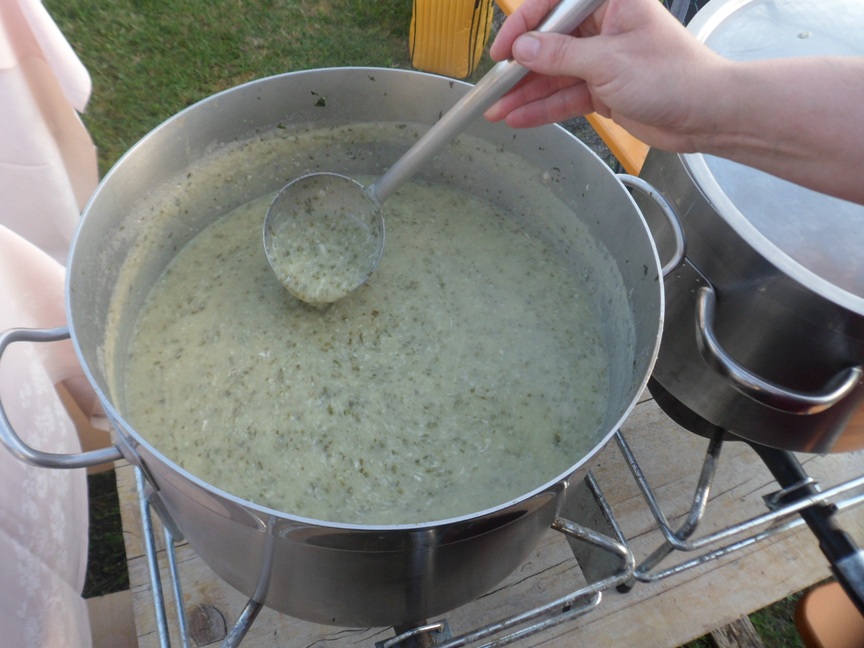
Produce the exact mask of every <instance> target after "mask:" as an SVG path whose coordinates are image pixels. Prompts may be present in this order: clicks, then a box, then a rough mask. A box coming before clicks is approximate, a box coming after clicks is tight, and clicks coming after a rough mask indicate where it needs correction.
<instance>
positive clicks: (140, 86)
mask: <svg viewBox="0 0 864 648" xmlns="http://www.w3.org/2000/svg"><path fill="white" fill-rule="evenodd" d="M45 5H46V7H47V8H48V10H49V12H50V13H51V15H52V16H53V17H54V19H55V21H56V22H57V23H58V25H59V26H60V28H61V30H62V31H63V33H64V34H65V35H66V38H67V39H68V40H69V42H70V43H71V44H72V47H73V48H74V49H75V51H76V53H77V54H78V56H79V57H80V58H81V60H82V61H83V63H84V65H85V66H86V67H87V68H88V70H89V72H90V75H91V77H92V79H93V95H92V99H91V102H90V105H89V107H88V109H87V111H86V113H85V115H84V122H85V124H86V125H87V127H88V129H89V130H90V133H91V136H92V137H93V139H94V141H95V142H96V144H97V146H98V147H99V151H100V155H99V164H100V169H101V171H102V173H104V172H105V171H107V169H108V168H110V166H111V165H113V163H114V162H115V161H116V160H117V159H118V158H119V157H120V155H121V154H122V153H123V152H124V151H126V150H127V149H129V148H130V147H131V146H132V145H133V144H134V143H135V142H136V141H138V140H139V139H140V138H141V137H142V136H144V135H145V134H146V133H147V132H148V131H150V130H151V129H152V128H154V127H155V126H157V125H158V124H160V123H161V122H162V121H164V120H165V119H167V118H168V117H170V116H171V115H173V114H175V113H177V112H179V111H180V110H182V109H183V108H185V107H187V106H189V105H191V104H193V103H195V102H196V101H198V100H200V99H203V98H205V97H207V96H209V95H211V94H213V93H215V92H218V91H220V90H224V89H226V88H230V87H233V86H236V85H239V84H241V83H244V82H246V81H250V80H252V79H256V78H261V77H265V76H270V75H273V74H278V73H281V72H288V71H293V70H301V69H309V68H318V67H332V66H342V65H358V66H363V65H372V66H381V67H406V66H408V65H409V63H410V61H409V55H408V26H409V22H410V18H411V3H410V2H407V1H405V0H328V1H321V2H308V1H305V2H301V1H297V0H221V1H219V2H214V1H213V0H183V1H182V2H178V1H176V0H46V2H45Z"/></svg>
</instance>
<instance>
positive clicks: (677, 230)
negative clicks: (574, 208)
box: [616, 173, 687, 279]
mask: <svg viewBox="0 0 864 648" xmlns="http://www.w3.org/2000/svg"><path fill="white" fill-rule="evenodd" d="M616 176H617V178H618V180H620V181H621V184H623V185H624V186H625V187H630V188H631V189H636V190H637V191H641V192H642V193H643V194H645V195H646V196H647V197H648V198H650V199H651V200H653V201H654V203H655V204H656V205H657V207H658V208H659V209H660V212H661V213H662V214H663V216H665V217H666V220H668V221H669V226H670V227H671V228H672V236H673V237H674V238H675V250H674V251H673V253H672V258H671V259H669V261H667V262H666V264H665V265H664V266H663V267H662V268H661V270H660V273H661V274H662V275H663V278H664V279H665V278H666V277H668V276H669V275H670V274H672V273H673V272H674V271H675V269H676V268H677V267H678V266H680V265H681V264H682V263H683V262H684V256H685V255H686V254H687V240H686V239H685V237H684V226H683V225H682V224H681V219H680V218H678V214H677V213H675V208H674V207H672V204H671V203H670V202H669V201H668V200H666V197H665V196H664V195H663V194H662V193H660V192H659V191H658V190H657V189H656V188H655V187H654V186H653V185H652V184H651V183H650V182H646V181H645V180H643V179H642V178H640V177H638V176H634V175H629V174H627V173H618V174H616Z"/></svg>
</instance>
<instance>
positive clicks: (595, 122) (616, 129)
mask: <svg viewBox="0 0 864 648" xmlns="http://www.w3.org/2000/svg"><path fill="white" fill-rule="evenodd" d="M496 3H497V4H498V6H499V7H500V8H501V11H503V12H504V13H505V14H506V15H508V16H509V15H510V14H511V13H513V12H514V11H516V10H517V9H518V8H519V6H520V5H521V4H522V0H496ZM585 119H587V120H588V123H589V124H591V126H592V127H593V128H594V130H595V131H597V134H598V135H599V136H600V139H602V140H603V142H604V143H605V144H606V146H608V147H609V150H610V151H611V152H612V155H614V156H615V159H617V160H618V161H619V162H620V163H621V166H622V167H624V170H625V171H627V173H629V174H631V175H639V172H640V171H641V170H642V165H643V164H644V163H645V157H646V156H647V155H648V145H647V144H645V143H644V142H642V141H641V140H639V139H636V138H635V137H633V136H632V135H631V134H630V133H628V132H627V131H626V130H624V129H623V128H621V127H620V126H619V125H618V124H616V123H615V122H614V121H612V120H611V119H607V118H606V117H602V116H600V115H598V114H597V113H593V114H591V115H586V116H585Z"/></svg>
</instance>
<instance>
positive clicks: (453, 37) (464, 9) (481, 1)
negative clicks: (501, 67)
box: [409, 0, 492, 79]
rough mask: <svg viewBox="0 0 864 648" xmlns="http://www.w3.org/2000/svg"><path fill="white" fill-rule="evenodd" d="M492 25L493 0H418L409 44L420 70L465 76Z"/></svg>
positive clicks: (412, 14)
mask: <svg viewBox="0 0 864 648" xmlns="http://www.w3.org/2000/svg"><path fill="white" fill-rule="evenodd" d="M491 29H492V0H414V7H413V9H412V13H411V32H410V36H409V46H410V51H411V64H412V65H413V66H414V67H415V68H417V69H418V70H423V71H424V72H434V73H435V74H442V75H444V76H449V77H454V78H457V79H464V78H465V77H467V76H468V75H469V74H471V73H472V72H473V71H474V69H475V68H476V67H477V63H478V62H479V61H480V57H481V56H482V55H483V50H484V49H485V48H486V42H487V41H488V40H489V32H490V31H491Z"/></svg>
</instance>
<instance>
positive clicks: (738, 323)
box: [641, 0, 864, 452]
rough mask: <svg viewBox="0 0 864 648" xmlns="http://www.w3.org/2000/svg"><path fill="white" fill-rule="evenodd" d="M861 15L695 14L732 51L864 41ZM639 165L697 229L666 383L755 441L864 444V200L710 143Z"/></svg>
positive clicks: (704, 32)
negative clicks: (833, 194)
mask: <svg viewBox="0 0 864 648" xmlns="http://www.w3.org/2000/svg"><path fill="white" fill-rule="evenodd" d="M862 28H864V11H862V7H861V4H860V3H859V2H857V1H856V0H832V1H831V2H823V3H815V4H814V3H812V2H807V1H806V0H734V1H729V0H712V2H710V3H709V4H708V5H706V7H705V8H704V9H702V10H701V11H700V12H699V13H698V14H697V16H696V18H695V19H694V20H693V22H691V24H690V25H689V29H691V30H692V31H693V32H694V33H695V34H696V35H697V37H699V38H700V39H701V40H703V41H705V42H706V43H707V44H708V45H709V46H710V47H712V48H713V49H714V50H716V51H718V52H720V53H721V54H723V55H724V56H727V57H729V58H732V59H733V60H756V59H764V58H778V57H789V56H804V55H829V54H830V55H855V54H857V55H861V54H862V53H864V50H862V46H861V43H862V41H861V38H860V33H861V29H862ZM814 118H817V119H820V118H822V119H830V116H828V115H821V116H815V117H814ZM742 119H746V115H742ZM641 175H642V177H643V178H645V179H647V180H648V181H649V182H651V183H652V184H653V185H655V186H656V187H657V188H659V189H660V190H661V191H662V192H663V193H664V195H665V196H666V197H667V198H668V199H669V200H671V201H673V202H674V203H675V204H676V208H677V210H678V213H679V214H681V216H682V221H683V224H684V228H685V231H686V233H687V240H688V252H687V262H686V263H685V264H684V265H683V266H682V267H681V268H680V270H679V271H678V272H676V273H674V274H673V275H672V276H670V277H669V278H668V279H667V281H666V290H667V298H668V303H667V308H666V318H667V319H666V330H665V333H664V338H663V344H662V347H661V352H660V356H659V359H658V362H657V366H656V368H655V371H654V379H655V380H656V381H657V383H659V384H660V385H661V386H662V388H663V390H665V391H666V392H667V393H668V394H670V395H671V396H672V397H674V399H677V401H679V402H680V403H681V404H683V406H684V407H685V408H687V409H689V410H691V411H692V413H694V414H696V415H697V417H701V418H702V419H704V420H705V421H706V422H707V423H708V424H713V425H716V426H718V427H721V428H725V429H727V430H729V431H731V432H733V433H734V434H736V435H738V436H741V437H744V438H746V439H748V440H751V441H754V442H756V443H761V444H765V445H769V446H773V447H776V448H781V449H786V450H794V451H808V452H838V451H844V450H851V449H857V448H861V447H864V382H862V375H864V372H862V365H864V263H862V259H864V256H862V254H861V251H862V249H864V206H861V205H854V204H852V203H848V202H845V201H842V200H837V199H834V198H830V197H828V196H823V195H820V194H817V193H816V192H813V191H810V190H807V189H804V188H802V187H799V186H796V185H793V184H791V183H788V182H785V181H783V180H780V179H778V178H774V177H772V176H769V175H768V174H765V173H762V172H759V171H756V170H754V169H749V168H747V167H744V166H742V165H739V164H735V163H733V162H730V161H727V160H721V159H718V158H714V157H711V156H707V155H701V154H687V155H672V154H668V153H664V152H662V151H656V150H652V151H651V153H650V154H649V156H648V158H647V160H646V161H645V165H644V167H643V171H642V174H641ZM660 239H662V236H661V237H660ZM661 248H662V240H661ZM673 414H674V413H673ZM678 414H682V413H678ZM684 415H686V414H684ZM691 419H692V417H691Z"/></svg>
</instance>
